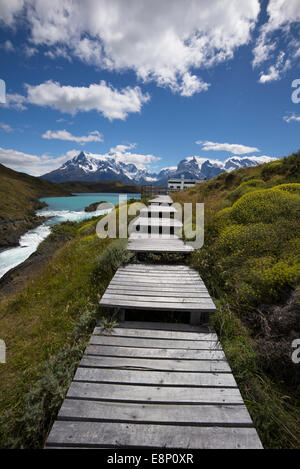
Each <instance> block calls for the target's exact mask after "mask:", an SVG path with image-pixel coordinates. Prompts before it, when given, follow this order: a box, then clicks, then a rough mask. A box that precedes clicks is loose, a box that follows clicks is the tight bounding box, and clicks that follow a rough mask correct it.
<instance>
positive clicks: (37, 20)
mask: <svg viewBox="0 0 300 469" xmlns="http://www.w3.org/2000/svg"><path fill="white" fill-rule="evenodd" d="M10 1H11V0H10ZM24 2H25V5H26V8H25V12H24V14H25V18H26V21H27V24H28V27H29V30H30V38H29V39H30V41H31V42H32V43H33V44H34V45H35V46H40V45H43V46H46V47H48V49H49V54H52V55H56V54H59V53H60V52H61V50H65V51H66V54H67V55H68V56H69V55H72V56H75V57H77V58H79V59H80V60H82V61H84V62H86V63H88V64H93V65H96V66H97V67H99V68H104V69H109V70H114V71H121V70H133V71H134V72H135V73H136V75H137V77H138V78H139V79H141V80H143V81H149V80H154V81H155V82H156V83H157V84H158V85H159V86H165V87H169V88H171V90H172V91H173V92H177V93H180V94H181V95H183V96H192V95H193V94H194V93H198V92H200V91H206V90H207V88H208V86H209V84H208V83H205V81H204V80H203V79H201V77H199V76H198V75H196V74H195V69H203V68H207V67H211V66H213V65H215V64H218V63H220V62H223V61H226V60H229V59H231V58H232V57H233V55H234V52H235V50H236V49H237V48H238V47H240V46H242V45H245V44H248V42H249V40H250V38H251V32H252V30H253V28H254V27H255V24H256V21H257V18H258V14H259V11H260V3H259V0H248V1H247V2H242V1H240V0H227V1H226V2H224V1H223V0H215V1H214V2H213V7H212V2H211V0H201V2H200V1H199V0H189V1H183V0H163V1H161V0H152V1H151V2H150V1H149V0H139V1H137V0H127V1H126V2H125V1H124V0H114V1H113V2H112V1H108V0H85V1H84V2H83V1H81V0H73V1H64V2H62V1H61V0H51V2H46V1H45V0H24ZM2 3H3V2H2ZM7 3H9V2H7ZM22 3H23V2H22V1H21V0H19V1H16V0H13V1H12V5H11V6H10V7H7V8H5V7H4V8H3V11H2V16H3V14H4V16H6V18H7V20H8V22H9V23H10V24H13V19H14V9H15V10H16V11H19V10H20V7H21V5H22ZM0 15H1V10H0Z"/></svg>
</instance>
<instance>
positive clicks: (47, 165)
mask: <svg viewBox="0 0 300 469" xmlns="http://www.w3.org/2000/svg"><path fill="white" fill-rule="evenodd" d="M74 151H75V150H71V151H70V152H67V153H66V154H64V155H61V156H60V157H58V158H54V157H51V156H49V155H47V154H44V155H42V156H38V155H32V154H30V153H23V152H21V151H17V150H13V149H5V148H1V147H0V163H2V164H4V165H5V166H7V167H8V168H11V169H14V170H15V171H21V172H24V173H28V174H31V175H33V176H40V175H41V174H45V173H47V172H49V171H52V170H54V169H57V168H59V166H61V165H62V164H63V163H65V161H67V160H69V159H70V158H72V157H73V156H75V154H78V151H76V153H74Z"/></svg>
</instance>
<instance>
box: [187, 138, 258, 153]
mask: <svg viewBox="0 0 300 469" xmlns="http://www.w3.org/2000/svg"><path fill="white" fill-rule="evenodd" d="M196 143H197V144H198V145H202V148H201V150H204V151H228V152H230V153H233V154H235V155H245V154H246V153H253V152H257V151H259V149H258V148H256V147H248V146H246V145H239V144H236V143H217V142H209V141H205V142H203V141H201V140H198V141H197V142H196Z"/></svg>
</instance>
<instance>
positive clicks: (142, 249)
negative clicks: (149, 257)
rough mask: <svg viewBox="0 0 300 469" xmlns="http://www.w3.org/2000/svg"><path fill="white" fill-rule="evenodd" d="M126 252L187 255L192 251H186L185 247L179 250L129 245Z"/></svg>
mask: <svg viewBox="0 0 300 469" xmlns="http://www.w3.org/2000/svg"><path fill="white" fill-rule="evenodd" d="M127 250H128V251H136V252H149V251H153V252H174V253H179V254H180V253H183V254H185V253H186V254H187V253H190V252H192V251H193V249H188V248H187V247H185V246H182V247H180V248H177V247H176V248H171V247H159V246H153V245H152V246H136V245H131V244H129V245H128V246H127Z"/></svg>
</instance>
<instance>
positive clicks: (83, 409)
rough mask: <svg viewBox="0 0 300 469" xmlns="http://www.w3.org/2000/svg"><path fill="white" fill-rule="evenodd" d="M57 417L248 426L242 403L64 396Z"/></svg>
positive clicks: (62, 418) (247, 416) (247, 417)
mask: <svg viewBox="0 0 300 469" xmlns="http://www.w3.org/2000/svg"><path fill="white" fill-rule="evenodd" d="M58 419H59V420H89V421H91V422H92V421H99V422H100V421H102V422H103V421H110V422H128V423H134V422H139V423H149V424H162V423H164V424H169V425H170V424H173V425H196V426H207V425H209V426H218V427H219V426H220V427H221V426H222V427H229V426H230V427H252V426H253V423H252V420H251V418H250V416H249V413H248V411H247V409H246V407H245V406H244V405H234V406H227V405H226V406H224V405H206V406H205V405H186V404H181V405H180V406H178V405H172V404H168V405H167V406H165V405H161V404H143V405H139V404H133V403H123V402H101V401H88V400H76V399H65V401H64V403H63V405H62V408H61V410H60V411H59V414H58Z"/></svg>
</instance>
